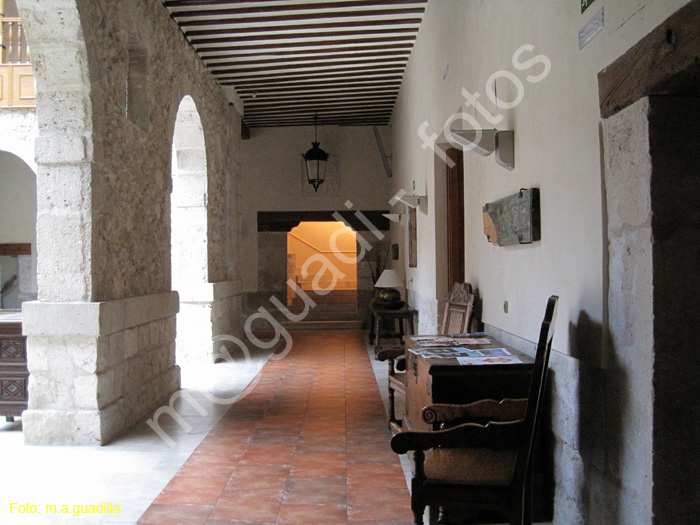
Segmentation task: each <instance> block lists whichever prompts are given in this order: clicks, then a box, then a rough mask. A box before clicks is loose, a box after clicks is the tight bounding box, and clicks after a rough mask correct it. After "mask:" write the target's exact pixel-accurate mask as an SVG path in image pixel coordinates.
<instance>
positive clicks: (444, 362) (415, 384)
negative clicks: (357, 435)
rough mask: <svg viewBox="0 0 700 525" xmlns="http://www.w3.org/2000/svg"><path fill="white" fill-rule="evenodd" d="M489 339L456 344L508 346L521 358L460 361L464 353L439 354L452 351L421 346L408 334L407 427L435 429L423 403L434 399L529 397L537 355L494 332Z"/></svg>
mask: <svg viewBox="0 0 700 525" xmlns="http://www.w3.org/2000/svg"><path fill="white" fill-rule="evenodd" d="M421 337H424V336H421ZM434 337H441V336H434ZM489 339H490V341H491V342H490V343H488V344H478V345H477V344H469V345H455V346H456V347H459V348H466V349H472V350H479V349H485V348H505V349H506V350H507V351H508V352H509V353H510V354H512V355H514V356H517V357H518V358H519V359H520V361H521V362H520V363H517V364H486V365H460V364H459V362H458V360H457V356H458V355H460V354H458V353H457V352H456V351H452V354H453V355H454V357H435V354H438V353H443V354H449V353H450V351H449V350H447V349H445V348H442V350H441V349H440V347H436V348H428V347H423V346H420V345H419V344H418V343H417V342H416V340H415V339H414V337H411V336H406V337H405V338H404V340H405V342H406V360H407V363H406V376H407V377H406V411H405V415H404V427H403V428H404V429H409V430H431V429H432V425H430V424H428V423H426V422H424V421H423V419H422V416H421V412H422V410H423V407H425V406H427V405H430V404H433V403H455V404H462V403H471V402H472V401H478V400H480V399H497V400H500V399H503V398H506V397H510V398H525V397H527V393H528V389H529V386H530V380H531V379H532V368H533V364H534V359H533V358H532V357H530V356H529V355H527V354H524V353H522V352H520V351H518V350H516V349H515V348H512V347H510V346H507V345H504V344H503V343H501V342H499V341H497V340H496V339H494V338H492V337H490V336H489ZM436 350H437V352H436Z"/></svg>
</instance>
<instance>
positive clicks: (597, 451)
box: [569, 311, 629, 523]
mask: <svg viewBox="0 0 700 525" xmlns="http://www.w3.org/2000/svg"><path fill="white" fill-rule="evenodd" d="M604 339H605V340H604ZM569 347H570V349H571V355H572V357H575V358H576V359H578V407H577V408H578V417H579V420H578V424H577V428H578V436H577V438H578V440H577V442H578V453H579V455H580V458H581V462H582V469H581V471H580V473H581V475H582V476H583V477H582V478H581V479H579V480H578V483H577V489H576V490H577V491H578V494H577V495H576V496H577V504H578V506H579V513H580V515H581V517H582V518H583V522H584V523H620V519H621V515H620V507H621V505H622V499H621V496H622V495H621V493H620V491H619V487H620V480H621V474H622V472H621V471H622V467H621V454H622V452H623V450H622V449H623V435H624V428H623V418H624V417H625V414H627V413H628V406H629V400H628V399H627V389H628V385H627V383H628V380H627V374H626V372H625V371H624V370H623V369H622V368H621V367H620V366H619V363H618V362H617V360H616V358H615V355H616V354H615V351H614V348H612V341H611V340H610V338H609V337H607V336H605V335H604V332H603V327H602V326H601V325H600V324H599V323H597V322H595V321H593V320H592V319H591V318H590V317H589V315H588V314H587V313H586V312H585V311H582V312H581V313H580V315H579V318H578V322H577V323H569ZM604 349H605V356H603V351H604ZM602 358H604V359H605V363H606V366H605V368H604V369H603V368H601V367H600V366H599V364H600V363H601V362H603V361H602ZM611 482H612V483H611ZM611 485H613V486H614V487H616V488H617V489H618V490H611Z"/></svg>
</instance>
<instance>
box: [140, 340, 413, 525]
mask: <svg viewBox="0 0 700 525" xmlns="http://www.w3.org/2000/svg"><path fill="white" fill-rule="evenodd" d="M291 335H292V339H293V347H292V349H291V351H290V352H289V353H288V354H287V355H286V356H284V357H281V358H279V356H274V357H273V358H271V359H270V360H269V361H268V362H267V363H266V364H265V366H264V367H263V369H262V370H261V372H260V374H259V376H258V377H257V378H256V379H257V380H258V381H257V383H255V380H254V381H253V384H255V386H254V388H253V389H252V390H251V391H250V394H249V395H247V396H246V397H244V398H243V399H241V400H239V401H238V402H236V403H234V404H233V405H231V407H230V409H229V410H228V411H227V412H226V414H225V415H224V416H223V417H222V418H221V420H220V421H219V422H218V424H216V426H215V427H214V428H213V429H212V430H211V431H210V432H209V434H208V435H207V436H206V437H205V438H204V439H203V441H202V442H201V444H200V445H199V446H198V447H197V448H196V450H195V451H194V452H193V453H192V455H191V456H190V457H189V459H188V460H187V461H186V462H185V464H184V465H183V466H182V468H180V470H179V471H178V472H177V474H176V475H175V477H174V478H173V479H172V480H171V481H170V482H169V483H168V484H167V486H166V487H165V489H164V490H163V491H162V492H161V493H160V494H159V495H158V497H157V498H156V499H155V500H154V502H153V504H151V506H150V507H149V508H148V510H147V511H146V512H145V513H144V515H143V516H142V517H141V519H140V520H139V523H142V524H168V525H173V524H179V523H182V524H198V523H200V524H205V523H206V524H214V523H234V524H236V523H237V524H244V523H245V524H260V525H262V524H304V525H309V524H313V523H318V524H329V525H330V524H341V523H342V524H345V523H348V524H349V523H367V524H387V525H388V524H410V523H412V517H411V512H410V497H409V493H408V489H407V487H406V479H405V476H404V472H403V470H402V468H401V463H400V461H399V458H398V456H396V455H395V454H394V453H393V452H392V451H391V449H390V447H389V441H390V438H391V434H390V432H389V430H388V428H387V416H386V412H385V409H384V405H383V403H382V398H381V395H380V392H379V388H378V386H377V380H376V378H375V375H374V373H373V369H372V364H371V362H370V358H369V355H368V352H367V346H366V341H365V335H364V333H363V332H361V331H314V332H311V331H309V332H291Z"/></svg>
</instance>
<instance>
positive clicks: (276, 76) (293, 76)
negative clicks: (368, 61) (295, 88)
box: [214, 66, 404, 83]
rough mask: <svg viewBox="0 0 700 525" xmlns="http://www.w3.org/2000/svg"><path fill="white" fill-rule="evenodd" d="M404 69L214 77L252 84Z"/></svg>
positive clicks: (338, 70) (375, 68)
mask: <svg viewBox="0 0 700 525" xmlns="http://www.w3.org/2000/svg"><path fill="white" fill-rule="evenodd" d="M403 72H404V68H401V67H399V68H397V67H383V66H374V67H372V68H370V69H367V68H354V67H348V68H336V69H333V70H332V71H323V72H322V73H320V72H319V71H318V70H316V71H304V72H301V71H300V72H297V73H289V72H287V73H280V74H265V75H255V76H240V75H234V74H229V73H226V74H221V73H218V74H217V73H215V74H214V77H218V78H219V80H238V81H239V82H241V83H243V82H246V81H254V82H262V81H265V80H272V81H275V80H278V81H279V80H282V79H302V78H311V79H313V78H332V77H337V76H342V75H344V74H347V73H352V74H353V75H362V76H381V75H382V74H389V73H403Z"/></svg>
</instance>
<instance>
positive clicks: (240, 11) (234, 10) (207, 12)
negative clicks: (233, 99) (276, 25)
mask: <svg viewBox="0 0 700 525" xmlns="http://www.w3.org/2000/svg"><path fill="white" fill-rule="evenodd" d="M426 2H427V0H420V1H416V0H384V1H382V2H377V1H376V0H357V1H355V2H323V3H316V4H309V3H307V2H296V3H295V2H288V3H287V4H284V5H267V6H256V7H226V8H223V9H197V10H195V11H184V10H183V11H179V10H175V11H172V14H173V16H174V17H176V18H181V17H182V18H190V17H198V16H228V15H232V16H240V15H247V14H259V13H282V12H285V11H308V10H311V9H313V10H322V9H323V10H325V9H333V10H337V11H340V10H345V11H344V12H347V10H354V9H361V8H366V7H369V8H372V7H379V8H382V7H387V6H419V5H421V4H423V5H424V4H425V3H426ZM204 5H207V4H199V7H202V6H204ZM208 5H209V6H212V5H215V4H208ZM219 5H225V4H219ZM166 7H191V6H189V5H181V6H174V5H166ZM401 9H407V7H403V8H402V7H398V8H397V10H401ZM414 9H420V10H421V11H424V10H425V7H422V8H418V7H416V8H414Z"/></svg>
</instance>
